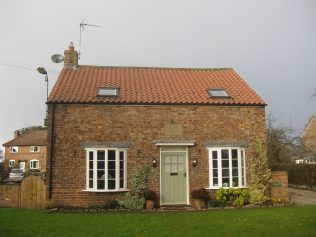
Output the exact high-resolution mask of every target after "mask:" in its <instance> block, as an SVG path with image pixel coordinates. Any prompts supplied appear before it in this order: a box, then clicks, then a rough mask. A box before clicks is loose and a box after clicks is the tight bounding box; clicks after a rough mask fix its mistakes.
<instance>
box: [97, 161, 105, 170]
mask: <svg viewBox="0 0 316 237" xmlns="http://www.w3.org/2000/svg"><path fill="white" fill-rule="evenodd" d="M97 167H98V169H104V167H105V162H104V161H98V162H97Z"/></svg>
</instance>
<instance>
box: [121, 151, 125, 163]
mask: <svg viewBox="0 0 316 237" xmlns="http://www.w3.org/2000/svg"><path fill="white" fill-rule="evenodd" d="M120 161H124V151H120Z"/></svg>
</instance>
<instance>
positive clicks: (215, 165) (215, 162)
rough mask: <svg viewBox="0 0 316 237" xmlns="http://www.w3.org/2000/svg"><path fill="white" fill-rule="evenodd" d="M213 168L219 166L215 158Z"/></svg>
mask: <svg viewBox="0 0 316 237" xmlns="http://www.w3.org/2000/svg"><path fill="white" fill-rule="evenodd" d="M213 168H217V160H213Z"/></svg>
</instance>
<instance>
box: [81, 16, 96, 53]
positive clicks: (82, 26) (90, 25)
mask: <svg viewBox="0 0 316 237" xmlns="http://www.w3.org/2000/svg"><path fill="white" fill-rule="evenodd" d="M86 26H89V27H100V26H98V25H92V24H88V23H85V22H84V19H83V20H82V22H81V23H80V24H79V27H80V35H79V54H78V55H79V57H78V59H80V55H81V34H82V31H84V29H85V27H86Z"/></svg>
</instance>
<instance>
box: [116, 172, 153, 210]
mask: <svg viewBox="0 0 316 237" xmlns="http://www.w3.org/2000/svg"><path fill="white" fill-rule="evenodd" d="M148 174H149V167H148V166H141V167H138V168H137V169H135V170H134V172H133V173H132V177H131V191H130V192H128V193H126V194H125V196H123V197H122V198H121V199H120V200H119V204H120V206H122V207H125V208H127V209H130V210H134V211H138V210H141V209H143V207H144V204H145V198H144V197H143V195H144V191H145V190H146V189H147V185H146V181H147V177H148Z"/></svg>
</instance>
